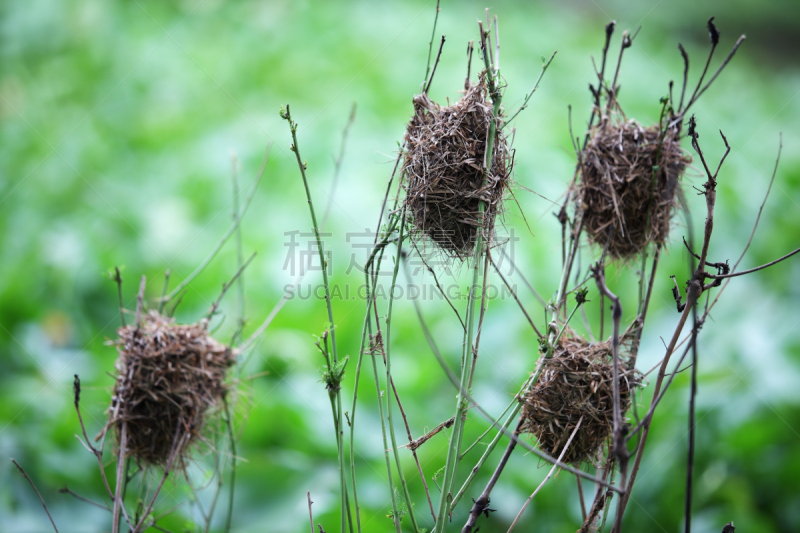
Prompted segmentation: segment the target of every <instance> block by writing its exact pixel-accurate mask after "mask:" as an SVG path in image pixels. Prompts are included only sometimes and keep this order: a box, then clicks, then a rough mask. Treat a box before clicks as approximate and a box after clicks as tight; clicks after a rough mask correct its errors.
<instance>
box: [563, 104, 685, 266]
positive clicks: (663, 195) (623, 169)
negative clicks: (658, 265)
mask: <svg viewBox="0 0 800 533" xmlns="http://www.w3.org/2000/svg"><path fill="white" fill-rule="evenodd" d="M589 135H590V138H589V142H588V143H587V144H586V147H585V148H584V150H583V152H582V153H581V178H580V180H579V181H578V183H577V194H576V201H577V202H578V205H579V209H580V210H581V211H582V213H583V229H584V230H585V231H586V233H587V234H588V236H589V239H590V240H591V241H592V242H595V243H597V244H598V245H600V246H602V247H604V248H605V247H606V246H607V247H608V253H609V254H610V255H611V256H612V257H614V258H618V259H628V258H631V257H633V256H635V255H637V254H638V253H640V252H641V251H643V250H644V248H645V247H646V246H647V245H648V244H650V243H656V244H664V243H666V241H667V238H668V236H669V230H670V220H671V217H672V213H673V210H674V208H675V204H676V202H677V199H676V193H677V190H678V186H679V182H680V178H681V176H682V175H683V172H684V170H685V169H686V165H688V164H689V163H691V157H690V156H688V155H687V154H685V153H684V152H683V151H682V150H681V147H680V138H679V131H678V130H677V129H676V128H672V129H669V130H667V131H666V132H662V130H661V128H660V127H659V126H658V125H655V126H652V127H650V128H643V127H642V126H640V125H639V124H637V123H636V122H635V121H632V120H631V121H627V122H620V123H614V121H612V120H608V119H606V120H603V121H602V123H601V125H600V126H596V127H594V128H592V130H591V131H590V134H589ZM609 236H610V239H609Z"/></svg>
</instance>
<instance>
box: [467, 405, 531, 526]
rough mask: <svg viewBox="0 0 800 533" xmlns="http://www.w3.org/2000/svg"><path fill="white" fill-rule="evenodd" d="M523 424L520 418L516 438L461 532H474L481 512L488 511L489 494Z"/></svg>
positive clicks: (515, 433) (476, 502)
mask: <svg viewBox="0 0 800 533" xmlns="http://www.w3.org/2000/svg"><path fill="white" fill-rule="evenodd" d="M522 424H523V420H520V421H519V423H518V424H517V429H515V430H514V438H513V439H511V440H510V441H509V443H508V446H506V451H505V452H503V456H502V457H501V458H500V463H499V464H498V465H497V468H496V469H495V471H494V473H493V474H492V477H491V478H490V479H489V482H488V483H487V484H486V488H484V489H483V492H482V493H481V495H480V496H479V497H478V499H477V500H475V504H474V505H473V506H472V509H471V510H470V512H469V518H467V523H466V524H464V527H463V528H461V533H472V530H473V528H474V527H475V523H476V522H477V521H478V517H479V516H480V515H481V513H484V512H486V513H488V507H489V502H490V498H489V495H490V494H491V493H492V489H494V486H495V485H496V484H497V480H498V479H500V474H502V473H503V469H504V468H505V466H506V464H507V463H508V459H509V458H510V457H511V453H512V452H513V451H514V448H515V447H516V446H517V442H519V440H518V439H517V436H518V435H519V433H520V431H522Z"/></svg>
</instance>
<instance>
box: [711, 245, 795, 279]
mask: <svg viewBox="0 0 800 533" xmlns="http://www.w3.org/2000/svg"><path fill="white" fill-rule="evenodd" d="M798 252H800V248H797V249H796V250H793V251H791V252H789V253H788V254H786V255H784V256H783V257H779V258H778V259H776V260H774V261H770V262H769V263H767V264H765V265H761V266H758V267H755V268H751V269H750V270H742V271H739V272H732V273H731V274H708V273H706V274H705V277H707V278H711V279H725V278H735V277H737V276H744V275H745V274H752V273H753V272H758V271H759V270H764V269H765V268H769V267H771V266H772V265H775V264H778V263H780V262H781V261H783V260H784V259H789V258H790V257H792V256H793V255H795V254H796V253H798Z"/></svg>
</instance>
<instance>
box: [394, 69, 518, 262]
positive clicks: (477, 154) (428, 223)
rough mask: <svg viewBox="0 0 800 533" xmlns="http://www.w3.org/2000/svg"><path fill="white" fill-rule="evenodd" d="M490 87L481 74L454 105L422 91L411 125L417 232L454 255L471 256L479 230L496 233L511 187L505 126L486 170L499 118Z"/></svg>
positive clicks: (408, 163)
mask: <svg viewBox="0 0 800 533" xmlns="http://www.w3.org/2000/svg"><path fill="white" fill-rule="evenodd" d="M487 93H488V89H487V85H486V80H485V75H481V76H480V77H479V82H478V84H477V85H472V86H471V87H469V88H468V89H467V91H466V93H465V94H464V95H463V97H462V98H461V99H460V100H459V101H458V102H456V103H455V104H453V105H450V106H440V105H439V104H437V103H436V102H433V101H431V100H430V98H428V95H427V94H425V93H423V94H419V95H417V96H415V97H414V117H413V118H412V119H411V122H409V124H408V127H407V130H406V135H405V141H406V155H405V161H404V164H403V171H404V172H405V176H406V181H405V189H406V198H405V207H406V209H407V211H408V213H409V214H410V221H411V224H412V226H413V227H414V228H415V230H416V234H417V235H422V236H425V237H427V238H429V239H430V240H431V241H433V242H435V243H436V244H437V245H438V246H439V249H440V250H442V251H443V252H444V253H445V255H446V256H448V257H451V258H457V259H465V258H468V257H469V256H470V255H471V253H472V251H473V248H474V246H475V240H476V237H477V235H478V234H482V235H483V237H484V238H486V239H487V240H489V239H490V237H491V235H492V231H493V229H494V221H495V217H496V216H497V214H498V212H500V211H501V209H502V200H503V196H504V193H505V191H506V190H507V188H508V183H509V176H510V173H511V162H510V160H511V158H510V155H509V149H508V144H507V142H506V138H505V136H504V135H503V131H502V130H501V129H497V130H496V132H495V139H494V144H493V147H492V164H491V170H490V171H489V172H486V165H485V161H486V150H487V140H488V137H489V127H490V125H491V123H492V121H493V120H495V121H498V118H497V117H495V116H494V112H493V108H492V103H491V101H488V100H487ZM498 122H499V121H498ZM498 126H499V123H498ZM481 202H483V204H484V211H483V212H481V210H480V204H481Z"/></svg>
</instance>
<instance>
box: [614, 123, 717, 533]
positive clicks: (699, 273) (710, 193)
mask: <svg viewBox="0 0 800 533" xmlns="http://www.w3.org/2000/svg"><path fill="white" fill-rule="evenodd" d="M687 134H688V136H689V137H691V139H692V147H693V148H694V149H695V151H696V152H697V153H698V155H699V156H700V160H701V162H702V163H703V168H704V169H705V171H706V175H707V177H708V180H707V181H706V183H705V185H704V189H705V190H704V191H703V194H704V195H705V197H706V208H707V211H708V213H707V216H706V222H705V231H704V235H703V245H702V251H701V253H700V256H699V263H698V267H697V270H696V271H695V272H694V273H693V275H692V278H691V279H690V280H689V282H688V284H687V289H686V305H685V307H684V308H683V312H682V313H681V318H680V320H679V322H678V325H677V327H676V328H675V332H674V333H673V335H672V339H671V340H670V343H669V345H668V347H667V351H666V354H665V356H664V359H663V361H662V363H661V367H660V369H659V372H658V377H657V378H656V382H655V386H654V390H653V400H652V401H651V408H650V412H648V415H647V416H646V417H645V418H644V419H643V420H642V423H641V424H642V434H641V437H640V439H639V445H638V446H637V448H636V456H635V459H634V462H633V467H632V469H631V475H630V481H628V483H627V484H625V494H624V495H623V496H622V497H621V498H620V502H619V507H618V510H617V514H618V518H617V522H618V523H620V522H621V519H622V515H623V514H624V512H625V507H626V505H627V503H628V500H629V499H630V495H631V491H632V489H633V483H634V481H635V480H636V474H637V472H638V470H639V466H640V464H641V459H642V452H643V450H644V447H645V444H646V443H647V437H648V435H649V432H650V423H651V421H652V413H653V412H654V407H655V406H654V405H653V404H655V403H656V401H657V399H658V398H659V393H660V391H661V385H662V383H663V381H664V377H665V375H666V370H667V365H668V364H669V360H670V357H671V356H672V354H673V353H674V351H675V347H676V345H677V343H678V340H679V339H680V335H681V333H682V331H683V328H684V326H685V324H686V321H687V319H688V317H689V314H690V313H691V312H692V310H693V308H694V307H695V305H697V300H698V298H699V297H700V295H701V294H702V292H703V291H704V289H705V288H704V286H703V276H704V275H705V265H706V259H707V257H708V248H709V245H710V241H711V233H712V231H713V228H714V204H715V202H716V185H717V175H718V174H719V171H720V168H721V167H722V163H723V162H724V161H725V158H726V157H727V155H728V153H730V146H729V145H728V142H727V139H725V135H724V134H722V132H720V135H721V136H722V139H723V142H724V143H725V147H726V151H725V153H724V154H723V156H722V158H721V159H720V162H719V165H718V166H717V169H716V171H715V172H714V173H713V174H712V172H711V170H710V169H709V167H708V164H707V163H706V160H705V157H704V155H703V152H702V150H701V149H700V147H699V145H698V143H697V137H698V135H697V133H696V123H695V120H694V117H692V118H691V119H690V121H689V130H688V133H687ZM623 481H624V480H623ZM615 526H616V524H615ZM615 529H617V528H616V527H615ZM617 530H618V529H617Z"/></svg>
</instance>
